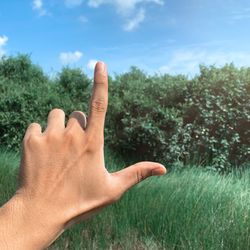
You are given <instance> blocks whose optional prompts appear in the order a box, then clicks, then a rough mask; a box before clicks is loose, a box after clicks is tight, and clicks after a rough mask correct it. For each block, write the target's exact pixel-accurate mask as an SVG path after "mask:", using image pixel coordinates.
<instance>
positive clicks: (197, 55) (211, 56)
mask: <svg viewBox="0 0 250 250" xmlns="http://www.w3.org/2000/svg"><path fill="white" fill-rule="evenodd" d="M231 62H233V63H234V64H235V65H236V66H238V67H242V66H250V52H249V53H246V52H229V53H226V52H220V51H218V52H208V51H206V50H202V49H201V50H200V49H196V50H195V49H194V50H179V51H175V52H174V53H173V54H172V56H171V58H170V60H169V63H168V64H166V65H163V66H161V67H160V68H159V72H160V73H172V74H188V75H194V74H196V73H198V72H199V65H200V64H204V65H207V66H209V65H215V66H218V67H220V66H223V65H225V64H226V63H231Z"/></svg>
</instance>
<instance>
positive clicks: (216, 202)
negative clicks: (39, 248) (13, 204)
mask: <svg viewBox="0 0 250 250" xmlns="http://www.w3.org/2000/svg"><path fill="white" fill-rule="evenodd" d="M106 163H107V164H106V166H107V168H108V169H109V170H110V171H111V172H112V171H114V170H115V169H120V168H122V167H124V162H123V161H122V159H119V158H118V157H115V156H114V155H112V154H111V153H110V152H109V151H108V152H106ZM18 164H19V157H18V156H17V155H13V154H12V153H6V152H5V153H3V152H2V153H0V188H1V194H0V202H1V204H3V202H5V201H6V200H7V199H8V198H9V197H10V196H11V195H12V194H13V193H14V190H15V186H16V175H17V167H18ZM54 249H60V250H61V249H70V250H71V249H73V250H77V249H91V250H92V249H112V250H115V249H116V250H118V249H122V250H123V249H128V250H133V249H152V250H155V249H192V250H193V249H199V250H200V249H211V250H216V249H232V250H237V249H239V250H247V249H250V171H249V170H248V171H245V172H242V173H240V172H236V173H232V174H230V175H227V176H221V175H219V174H216V173H213V172H209V171H205V170H203V169H200V168H192V167H187V168H185V169H184V170H181V171H172V172H170V173H169V174H167V175H165V176H160V177H151V178H149V179H147V180H145V181H144V182H142V183H140V184H138V185H137V186H135V187H133V188H132V189H130V190H129V191H128V192H127V193H126V194H124V195H123V197H122V198H121V200H120V201H118V202H117V203H115V204H113V205H111V206H109V207H107V208H105V209H104V210H103V211H102V212H101V213H100V214H98V215H97V216H95V217H93V218H91V219H89V220H87V221H85V222H84V223H80V224H77V225H74V226H73V227H72V228H71V229H69V230H67V231H66V232H65V233H64V234H63V235H62V236H61V237H60V238H59V239H58V240H57V241H56V242H55V243H54V244H53V245H51V247H49V250H54Z"/></svg>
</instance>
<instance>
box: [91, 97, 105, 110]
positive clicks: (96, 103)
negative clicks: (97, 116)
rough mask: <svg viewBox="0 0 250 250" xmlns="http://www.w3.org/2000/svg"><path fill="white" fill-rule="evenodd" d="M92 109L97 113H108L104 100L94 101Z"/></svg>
mask: <svg viewBox="0 0 250 250" xmlns="http://www.w3.org/2000/svg"><path fill="white" fill-rule="evenodd" d="M91 108H92V110H93V111H95V112H96V113H104V112H105V111H106V101H105V99H104V98H98V99H94V100H93V101H92V104H91Z"/></svg>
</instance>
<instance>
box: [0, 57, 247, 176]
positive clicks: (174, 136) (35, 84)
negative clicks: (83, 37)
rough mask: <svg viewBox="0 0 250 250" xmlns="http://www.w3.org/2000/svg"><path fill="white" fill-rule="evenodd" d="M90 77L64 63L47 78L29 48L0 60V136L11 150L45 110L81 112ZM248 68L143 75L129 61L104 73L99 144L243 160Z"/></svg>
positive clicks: (147, 156) (156, 154)
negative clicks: (105, 102) (119, 70)
mask: <svg viewBox="0 0 250 250" xmlns="http://www.w3.org/2000/svg"><path fill="white" fill-rule="evenodd" d="M91 88H92V84H91V80H90V79H89V78H88V77H87V76H86V75H85V74H84V73H83V72H82V71H81V70H80V69H71V68H63V69H62V71H61V72H60V73H59V74H58V76H57V77H56V78H55V79H49V78H48V77H47V76H46V75H44V73H43V71H42V69H41V68H39V67H38V66H36V65H34V64H33V63H32V62H31V60H30V59H29V57H28V56H24V55H20V56H17V57H9V58H3V59H2V60H1V61H0V140H1V145H2V146H7V147H8V148H11V149H16V150H18V149H19V147H20V143H21V140H22V137H23V135H24V133H25V129H26V128H27V126H28V125H29V123H31V122H39V123H41V124H42V125H43V128H45V125H46V118H47V115H48V112H49V111H50V110H51V109H52V108H62V109H63V110H64V111H65V113H66V117H67V116H68V115H69V114H70V113H71V112H72V111H74V110H82V111H84V112H87V110H88V103H89V99H90V93H91ZM249 128H250V68H240V69H238V68H236V67H234V66H233V65H232V64H231V65H225V66H224V67H222V68H216V67H213V66H211V67H205V66H201V67H200V74H199V75H197V76H196V77H194V78H193V79H191V80H188V79H187V78H186V77H185V76H183V75H178V76H171V75H154V76H148V75H146V74H145V73H144V72H143V71H141V70H139V69H138V68H136V67H132V68H131V70H130V71H129V72H128V73H125V74H121V75H116V76H115V77H114V78H111V77H109V109H108V113H107V118H106V127H105V139H106V144H107V145H108V146H109V147H111V148H113V149H114V150H115V151H117V152H119V153H120V154H121V155H123V156H124V158H125V159H130V161H135V160H154V161H158V162H162V163H164V164H166V165H167V166H174V165H175V163H176V162H182V163H184V164H186V163H190V162H192V163H197V164H202V165H210V166H211V167H212V168H214V169H216V170H219V171H221V172H224V171H229V170H231V168H232V167H234V168H236V167H240V166H241V167H243V166H246V164H247V163H248V162H249V161H250V132H249V131H250V129H249Z"/></svg>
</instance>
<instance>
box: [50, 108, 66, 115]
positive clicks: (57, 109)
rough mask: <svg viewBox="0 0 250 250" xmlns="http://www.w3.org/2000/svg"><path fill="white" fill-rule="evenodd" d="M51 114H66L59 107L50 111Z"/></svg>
mask: <svg viewBox="0 0 250 250" xmlns="http://www.w3.org/2000/svg"><path fill="white" fill-rule="evenodd" d="M50 114H62V115H65V113H64V111H63V110H62V109H59V108H54V109H52V110H51V111H50Z"/></svg>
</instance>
